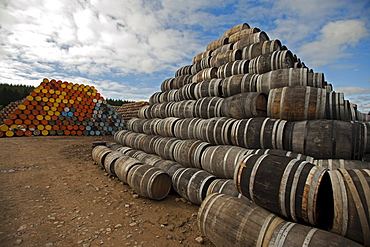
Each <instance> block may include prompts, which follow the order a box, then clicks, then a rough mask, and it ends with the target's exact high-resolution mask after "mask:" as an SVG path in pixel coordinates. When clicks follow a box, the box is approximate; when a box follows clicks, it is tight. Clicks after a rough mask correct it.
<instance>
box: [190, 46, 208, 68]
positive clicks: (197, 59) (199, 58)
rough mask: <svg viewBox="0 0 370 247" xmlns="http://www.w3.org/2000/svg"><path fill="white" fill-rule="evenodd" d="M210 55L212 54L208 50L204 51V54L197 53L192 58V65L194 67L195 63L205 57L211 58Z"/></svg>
mask: <svg viewBox="0 0 370 247" xmlns="http://www.w3.org/2000/svg"><path fill="white" fill-rule="evenodd" d="M211 53H212V50H209V51H208V50H207V51H204V52H201V53H199V54H198V55H196V56H195V57H194V58H193V60H192V64H193V65H194V64H195V63H196V62H198V61H200V60H202V59H203V58H205V57H210V56H211Z"/></svg>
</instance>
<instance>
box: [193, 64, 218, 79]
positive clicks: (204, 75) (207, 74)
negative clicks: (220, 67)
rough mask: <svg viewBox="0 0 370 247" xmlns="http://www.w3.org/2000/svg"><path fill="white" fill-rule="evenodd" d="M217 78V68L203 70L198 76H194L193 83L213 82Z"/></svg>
mask: <svg viewBox="0 0 370 247" xmlns="http://www.w3.org/2000/svg"><path fill="white" fill-rule="evenodd" d="M216 77H217V68H216V67H211V68H206V69H202V70H201V71H199V72H198V73H197V74H195V75H194V76H193V83H198V82H201V81H205V80H211V79H213V78H216Z"/></svg>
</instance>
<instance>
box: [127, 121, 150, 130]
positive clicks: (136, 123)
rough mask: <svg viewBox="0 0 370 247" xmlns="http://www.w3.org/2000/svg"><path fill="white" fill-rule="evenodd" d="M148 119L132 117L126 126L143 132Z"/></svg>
mask: <svg viewBox="0 0 370 247" xmlns="http://www.w3.org/2000/svg"><path fill="white" fill-rule="evenodd" d="M147 121H148V119H145V118H131V119H130V120H128V121H127V122H126V127H127V129H128V130H130V131H133V132H138V133H143V125H144V123H145V122H147Z"/></svg>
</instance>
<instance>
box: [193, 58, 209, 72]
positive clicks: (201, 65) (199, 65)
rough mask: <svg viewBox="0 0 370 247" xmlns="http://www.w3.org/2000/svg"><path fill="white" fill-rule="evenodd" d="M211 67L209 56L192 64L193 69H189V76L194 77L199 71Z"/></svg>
mask: <svg viewBox="0 0 370 247" xmlns="http://www.w3.org/2000/svg"><path fill="white" fill-rule="evenodd" d="M211 67H212V66H211V56H209V57H204V58H202V59H200V60H199V61H197V62H196V63H194V64H193V67H192V68H191V74H192V75H196V74H197V73H198V72H199V71H201V70H203V69H206V68H211Z"/></svg>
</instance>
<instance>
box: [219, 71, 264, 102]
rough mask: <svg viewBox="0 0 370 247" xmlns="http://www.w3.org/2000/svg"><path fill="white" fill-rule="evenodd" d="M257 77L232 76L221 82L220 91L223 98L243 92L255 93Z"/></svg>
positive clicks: (250, 75)
mask: <svg viewBox="0 0 370 247" xmlns="http://www.w3.org/2000/svg"><path fill="white" fill-rule="evenodd" d="M257 78H258V75H255V74H244V75H233V76H230V77H227V78H225V79H223V80H222V83H221V90H222V96H223V97H230V96H233V95H235V94H239V93H244V92H257V89H256V82H257Z"/></svg>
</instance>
